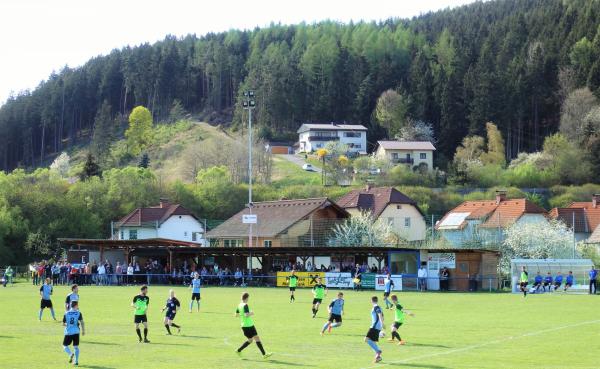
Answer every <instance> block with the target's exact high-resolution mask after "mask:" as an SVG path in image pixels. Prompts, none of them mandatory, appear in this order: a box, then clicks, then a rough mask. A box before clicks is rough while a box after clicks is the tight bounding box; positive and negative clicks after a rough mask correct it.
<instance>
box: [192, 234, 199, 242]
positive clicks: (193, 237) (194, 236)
mask: <svg viewBox="0 0 600 369" xmlns="http://www.w3.org/2000/svg"><path fill="white" fill-rule="evenodd" d="M197 235H198V232H192V242H196V241H197V240H198V236H197Z"/></svg>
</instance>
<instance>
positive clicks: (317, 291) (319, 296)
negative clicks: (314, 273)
mask: <svg viewBox="0 0 600 369" xmlns="http://www.w3.org/2000/svg"><path fill="white" fill-rule="evenodd" d="M312 293H313V296H314V298H313V302H312V313H313V316H312V317H313V318H314V317H315V316H317V312H318V311H319V305H321V303H322V302H323V298H324V297H325V295H326V294H327V287H326V286H325V285H324V284H322V283H321V277H317V284H315V285H314V286H313V289H312Z"/></svg>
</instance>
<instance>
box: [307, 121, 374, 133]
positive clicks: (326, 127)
mask: <svg viewBox="0 0 600 369" xmlns="http://www.w3.org/2000/svg"><path fill="white" fill-rule="evenodd" d="M311 130H319V131H368V128H367V127H365V126H363V125H362V124H337V123H330V124H321V123H304V124H303V125H301V126H300V128H298V133H302V132H306V131H311Z"/></svg>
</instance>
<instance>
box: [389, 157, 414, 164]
mask: <svg viewBox="0 0 600 369" xmlns="http://www.w3.org/2000/svg"><path fill="white" fill-rule="evenodd" d="M392 163H395V164H414V163H415V159H413V158H395V159H394V158H392Z"/></svg>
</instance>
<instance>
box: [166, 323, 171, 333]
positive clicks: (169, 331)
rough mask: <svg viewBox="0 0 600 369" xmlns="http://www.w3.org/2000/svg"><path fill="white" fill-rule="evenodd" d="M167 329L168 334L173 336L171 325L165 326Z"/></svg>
mask: <svg viewBox="0 0 600 369" xmlns="http://www.w3.org/2000/svg"><path fill="white" fill-rule="evenodd" d="M165 328H167V332H168V333H169V334H171V328H169V325H168V324H165Z"/></svg>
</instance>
